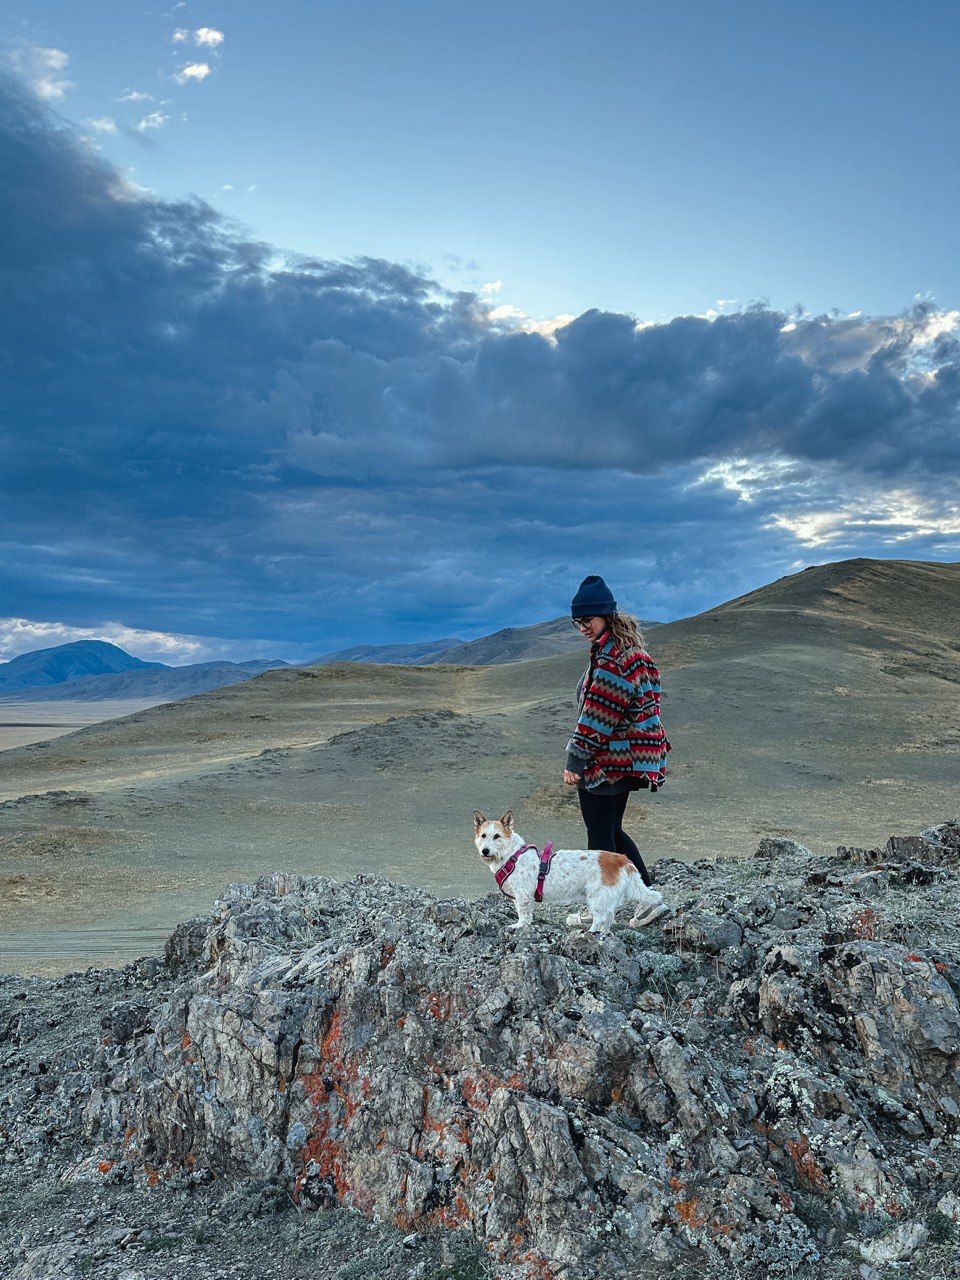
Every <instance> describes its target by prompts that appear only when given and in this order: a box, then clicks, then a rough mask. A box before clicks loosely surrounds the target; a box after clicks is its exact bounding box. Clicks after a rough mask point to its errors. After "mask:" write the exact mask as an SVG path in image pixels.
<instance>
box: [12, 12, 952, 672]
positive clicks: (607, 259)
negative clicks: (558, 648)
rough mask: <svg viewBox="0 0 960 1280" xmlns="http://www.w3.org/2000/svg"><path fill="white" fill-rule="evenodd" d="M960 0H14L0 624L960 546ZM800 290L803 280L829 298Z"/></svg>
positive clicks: (182, 647)
mask: <svg viewBox="0 0 960 1280" xmlns="http://www.w3.org/2000/svg"><path fill="white" fill-rule="evenodd" d="M958 26H960V19H958V14H957V11H956V9H955V7H954V6H952V5H947V4H929V3H922V4H919V5H913V6H909V7H908V6H903V5H886V4H882V5H877V4H869V5H868V4H857V3H853V4H849V5H844V6H837V5H826V4H807V5H804V6H786V5H771V4H769V3H762V4H760V3H757V4H753V3H740V4H737V5H735V6H718V5H716V4H713V3H710V4H707V3H703V4H688V5H685V6H683V7H682V8H681V7H679V6H663V5H653V4H646V3H631V4H602V5H598V6H592V7H590V8H589V9H585V8H584V7H583V6H581V5H573V4H566V3H553V4H549V5H546V4H539V3H525V4H523V5H520V6H517V5H506V4H501V3H490V4H486V5H482V6H450V5H445V6H441V5H439V4H434V3H411V4H406V5H403V6H399V5H396V4H393V3H392V4H385V3H363V4H352V5H346V4H341V5H329V4H317V3H311V4H307V3H284V4H283V5H281V6H273V7H268V6H263V5H262V4H257V5H253V4H247V3H244V2H238V0H232V3H230V4H229V5H228V4H225V3H213V4H203V5H200V4H196V3H193V2H192V0H191V3H188V4H167V5H160V6H157V7H156V8H153V9H149V8H138V7H136V6H130V5H129V4H128V3H119V2H113V3H106V2H104V0H92V2H91V3H89V4H86V5H83V6H79V5H75V6H72V7H68V6H64V5H62V4H61V3H59V2H58V3H56V4H54V3H50V2H49V0H31V3H30V5H29V6H26V5H22V6H17V5H16V4H13V5H9V6H8V7H7V8H6V10H5V14H4V18H3V22H2V26H0V56H2V64H0V65H2V67H3V76H4V78H3V80H2V81H0V177H2V178H3V195H2V196H0V202H2V203H0V232H2V236H3V240H4V243H5V244H6V246H7V247H6V250H5V251H4V250H0V285H2V286H3V290H2V293H0V297H3V298H5V299H6V302H5V303H0V326H2V329H3V334H2V336H3V338H4V342H5V344H6V351H7V355H6V357H5V360H6V368H5V370H4V375H5V378H6V379H7V380H8V385H9V387H10V389H11V390H12V395H10V396H8V397H7V408H6V410H5V411H4V412H3V414H2V417H0V461H4V460H5V461H6V465H5V467H4V468H3V471H2V473H0V550H2V552H3V555H2V557H0V657H2V656H12V654H13V653H14V652H18V651H21V650H22V649H24V648H29V647H32V646H33V645H36V644H39V643H53V642H56V640H58V639H62V638H69V637H70V636H72V635H74V634H77V635H79V634H103V635H105V636H110V637H112V638H117V639H120V640H121V641H123V642H125V643H127V644H128V647H131V648H132V649H133V651H135V652H139V653H142V654H144V655H145V656H159V657H167V658H168V659H169V658H171V657H173V658H174V659H178V658H183V659H189V658H195V657H208V656H214V655H218V654H224V655H226V656H245V655H247V654H252V653H270V654H275V653H278V654H280V655H281V656H289V657H307V656H309V655H310V654H312V653H315V652H319V651H322V650H324V649H329V648H333V647H338V646H339V645H341V644H350V643H356V642H360V641H364V640H371V641H380V642H389V641H393V640H409V639H415V638H427V637H430V636H433V635H440V634H444V635H447V634H460V635H463V636H464V637H469V636H471V635H475V634H478V633H480V632H483V631H486V630H491V629H494V628H496V627H500V626H506V625H520V624H523V623H527V622H532V621H536V620H539V619H540V618H544V617H549V616H553V615H555V614H556V613H558V612H561V611H562V610H564V608H565V607H566V605H567V603H568V601H569V597H570V595H571V594H572V591H573V589H575V587H576V584H577V583H578V582H579V580H580V578H581V577H582V576H583V575H584V574H585V573H588V572H596V571H600V572H603V573H605V574H606V575H607V576H608V578H609V579H610V580H611V581H613V582H614V584H615V585H616V586H617V588H618V591H619V594H620V596H621V598H622V599H623V601H624V602H625V603H626V604H627V605H628V606H629V607H631V608H633V609H635V610H636V611H637V612H639V613H641V614H642V615H643V616H646V617H675V616H679V615H682V614H684V613H689V612H693V611H695V610H697V609H700V608H704V607H707V606H709V605H711V604H714V603H716V602H718V601H719V600H721V599H724V598H729V597H730V596H732V595H735V594H738V593H739V592H740V591H743V590H747V589H749V588H750V587H753V586H755V585H758V584H759V583H761V582H764V581H768V580H770V579H771V578H774V577H776V576H778V575H779V574H781V573H785V572H790V571H791V570H793V569H795V568H798V567H801V566H802V565H805V564H808V563H816V562H818V561H822V560H828V559H837V558H841V557H842V556H845V555H856V554H877V555H890V556H898V557H903V558H937V559H957V558H958V557H960V507H958V504H957V485H956V482H957V479H958V469H960V467H958V457H960V426H958V417H957V394H958V390H957V388H958V373H957V363H958V362H957V348H956V333H957V324H958V319H960V316H958V308H960V278H958V274H960V265H958V264H960V253H958V245H957V238H958V233H957V218H956V206H957V196H958V194H960V190H958V188H960V181H958V170H957V165H956V154H955V153H956V143H955V138H956V132H957V124H958V114H960V113H958V102H957V99H958V94H960V87H958V79H957V77H956V75H955V71H954V66H953V59H954V52H955V49H956V47H957V36H958V34H960V32H958ZM798 308H802V310H798Z"/></svg>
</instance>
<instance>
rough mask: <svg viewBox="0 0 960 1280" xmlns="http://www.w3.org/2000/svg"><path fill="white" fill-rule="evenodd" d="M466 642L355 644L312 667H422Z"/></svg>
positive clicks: (452, 638) (453, 639) (323, 656)
mask: <svg viewBox="0 0 960 1280" xmlns="http://www.w3.org/2000/svg"><path fill="white" fill-rule="evenodd" d="M463 643H464V642H463V641H462V640H460V639H458V637H456V636H448V637H446V638H445V639H443V640H425V641H423V642H422V643H415V644H355V645H353V646H352V647H351V648H349V649H337V650H336V651H335V652H333V653H322V654H321V655H320V657H319V658H314V660H313V662H312V663H310V664H309V665H310V666H321V665H324V664H326V663H330V662H384V663H389V664H391V665H404V666H421V665H423V664H425V663H430V662H436V661H437V660H438V659H440V658H441V657H442V656H443V655H444V654H445V653H447V652H448V651H449V650H450V649H455V648H456V647H457V646H458V645H461V644H463Z"/></svg>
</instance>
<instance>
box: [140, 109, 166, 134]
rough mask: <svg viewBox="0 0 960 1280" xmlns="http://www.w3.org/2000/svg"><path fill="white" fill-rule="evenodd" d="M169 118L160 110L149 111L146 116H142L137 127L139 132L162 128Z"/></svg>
mask: <svg viewBox="0 0 960 1280" xmlns="http://www.w3.org/2000/svg"><path fill="white" fill-rule="evenodd" d="M169 119H170V117H169V116H168V115H165V114H164V113H163V112H162V111H151V112H150V114H149V115H148V116H144V117H143V119H142V120H141V121H140V123H139V124H138V125H137V128H138V129H139V130H140V132H141V133H146V132H147V131H148V130H149V129H162V128H163V126H164V125H165V124H166V123H167V121H168V120H169Z"/></svg>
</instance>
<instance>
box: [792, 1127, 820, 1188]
mask: <svg viewBox="0 0 960 1280" xmlns="http://www.w3.org/2000/svg"><path fill="white" fill-rule="evenodd" d="M784 1146H785V1147H786V1149H787V1152H788V1153H789V1155H790V1158H791V1160H792V1161H793V1164H794V1168H795V1169H796V1171H797V1177H798V1178H799V1179H800V1182H801V1183H802V1184H803V1185H805V1186H806V1187H809V1188H810V1189H811V1190H813V1191H823V1192H827V1191H829V1190H830V1180H829V1178H828V1177H827V1175H826V1173H825V1172H824V1171H823V1169H821V1167H820V1166H819V1165H818V1164H817V1162H816V1159H815V1158H814V1155H813V1152H812V1150H811V1149H810V1140H809V1139H808V1138H807V1135H806V1134H805V1133H801V1135H800V1137H799V1138H798V1139H796V1140H794V1139H792V1138H791V1139H788V1140H787V1142H785V1143H784Z"/></svg>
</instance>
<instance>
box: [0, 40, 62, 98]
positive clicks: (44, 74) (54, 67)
mask: <svg viewBox="0 0 960 1280" xmlns="http://www.w3.org/2000/svg"><path fill="white" fill-rule="evenodd" d="M6 60H7V62H8V63H9V65H10V66H11V67H12V68H13V70H14V71H15V72H16V73H17V75H20V76H22V77H23V78H24V80H26V82H27V84H28V85H29V86H30V88H31V89H32V90H33V92H34V93H35V94H36V95H37V97H38V98H42V99H43V100H44V102H59V101H61V100H62V99H63V98H65V97H66V93H67V90H68V89H72V88H73V84H72V82H71V81H70V80H68V79H67V78H66V77H65V76H64V74H63V72H65V71H66V69H67V65H68V63H69V62H70V55H69V54H68V53H64V51H63V50H62V49H52V48H47V47H45V46H42V45H38V44H28V43H26V42H24V43H23V44H19V45H17V46H15V47H14V48H13V49H9V50H8V51H7V54H6Z"/></svg>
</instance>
